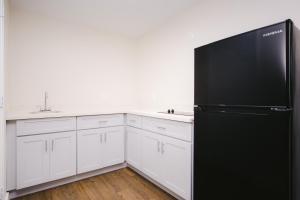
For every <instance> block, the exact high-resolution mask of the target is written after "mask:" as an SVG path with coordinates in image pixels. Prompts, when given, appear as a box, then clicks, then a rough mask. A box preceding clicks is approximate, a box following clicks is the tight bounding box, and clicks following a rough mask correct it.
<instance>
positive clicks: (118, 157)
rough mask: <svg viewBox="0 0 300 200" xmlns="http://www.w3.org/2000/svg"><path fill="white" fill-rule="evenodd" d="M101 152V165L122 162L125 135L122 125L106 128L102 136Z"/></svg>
mask: <svg viewBox="0 0 300 200" xmlns="http://www.w3.org/2000/svg"><path fill="white" fill-rule="evenodd" d="M103 137H104V138H103V142H104V144H103V145H102V152H101V155H102V156H103V167H108V166H112V165H116V164H119V163H123V162H124V157H125V149H124V148H125V147H124V143H125V137H124V127H110V128H106V132H105V134H104V136H103Z"/></svg>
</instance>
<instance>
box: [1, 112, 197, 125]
mask: <svg viewBox="0 0 300 200" xmlns="http://www.w3.org/2000/svg"><path fill="white" fill-rule="evenodd" d="M126 113H127V114H134V115H141V116H147V117H154V118H160V119H167V120H174V121H180V122H186V123H192V122H193V121H194V117H193V116H183V115H173V114H163V113H158V112H154V111H128V110H127V111H126V110H106V111H104V110H102V111H86V110H85V111H61V112H58V113H35V114H32V113H30V111H28V112H26V111H19V112H9V113H7V114H6V120H21V119H43V118H55V117H78V116H89V115H108V114H126Z"/></svg>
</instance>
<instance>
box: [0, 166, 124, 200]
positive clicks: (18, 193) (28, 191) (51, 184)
mask: <svg viewBox="0 0 300 200" xmlns="http://www.w3.org/2000/svg"><path fill="white" fill-rule="evenodd" d="M125 167H127V163H122V164H118V165H114V166H110V167H106V168H103V169H99V170H95V171H91V172H87V173H83V174H78V175H76V176H72V177H68V178H65V179H61V180H56V181H52V182H49V183H44V184H41V185H37V186H32V187H29V188H25V189H21V190H12V191H10V193H9V198H8V199H14V198H17V197H21V196H25V195H28V194H32V193H35V192H40V191H43V190H47V189H51V188H54V187H57V186H61V185H65V184H68V183H72V182H75V181H79V180H82V179H86V178H90V177H93V176H98V175H101V174H105V173H108V172H112V171H115V170H119V169H122V168H125ZM5 200H6V199H5Z"/></svg>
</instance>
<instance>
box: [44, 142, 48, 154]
mask: <svg viewBox="0 0 300 200" xmlns="http://www.w3.org/2000/svg"><path fill="white" fill-rule="evenodd" d="M45 151H46V152H47V151H48V142H47V140H45Z"/></svg>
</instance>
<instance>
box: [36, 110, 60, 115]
mask: <svg viewBox="0 0 300 200" xmlns="http://www.w3.org/2000/svg"><path fill="white" fill-rule="evenodd" d="M60 112H61V111H59V110H49V111H33V112H30V114H41V113H60Z"/></svg>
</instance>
